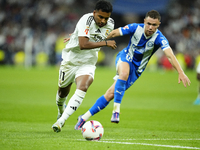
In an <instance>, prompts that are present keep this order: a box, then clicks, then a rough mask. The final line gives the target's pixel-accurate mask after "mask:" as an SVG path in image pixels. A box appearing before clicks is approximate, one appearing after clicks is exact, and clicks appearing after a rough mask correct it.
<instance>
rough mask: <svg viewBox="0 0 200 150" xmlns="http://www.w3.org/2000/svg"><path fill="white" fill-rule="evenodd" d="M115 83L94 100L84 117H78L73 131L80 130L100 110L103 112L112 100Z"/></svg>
mask: <svg viewBox="0 0 200 150" xmlns="http://www.w3.org/2000/svg"><path fill="white" fill-rule="evenodd" d="M115 83H116V81H115V82H114V83H113V84H112V85H111V87H110V88H109V89H108V90H107V91H106V93H105V94H104V95H102V96H101V97H99V98H98V99H97V100H96V102H95V104H94V105H93V106H92V107H91V108H90V109H89V110H88V111H87V112H86V113H85V114H84V115H81V116H79V117H78V122H77V124H76V125H75V127H74V129H75V130H80V129H81V127H82V126H83V124H84V123H85V121H87V120H88V119H89V118H90V117H91V116H93V115H95V114H96V113H98V112H99V111H100V110H103V109H104V108H105V107H106V106H107V105H108V104H109V102H110V101H111V100H112V99H113V98H114V88H115Z"/></svg>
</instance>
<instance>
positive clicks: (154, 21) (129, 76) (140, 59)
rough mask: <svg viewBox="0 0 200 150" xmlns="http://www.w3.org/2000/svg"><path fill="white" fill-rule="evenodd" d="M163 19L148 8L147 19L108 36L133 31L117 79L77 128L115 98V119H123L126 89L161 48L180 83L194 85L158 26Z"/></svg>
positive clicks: (119, 62)
mask: <svg viewBox="0 0 200 150" xmlns="http://www.w3.org/2000/svg"><path fill="white" fill-rule="evenodd" d="M160 20H161V16H160V14H159V12H157V11H155V10H152V11H149V12H147V14H146V16H145V19H144V23H140V24H139V23H132V24H129V25H126V26H125V27H120V28H118V29H115V30H113V31H112V32H111V33H110V34H109V36H108V39H109V38H113V37H117V36H124V35H129V36H130V41H129V44H128V46H127V47H125V48H124V49H123V50H122V51H120V52H119V53H118V55H117V57H116V63H115V65H116V70H117V75H116V76H115V77H114V80H115V81H114V83H113V84H112V85H111V87H110V88H109V89H108V90H107V91H106V93H105V94H104V95H102V96H101V97H99V98H98V99H97V101H96V103H95V104H94V105H93V106H92V107H91V108H90V109H89V110H88V111H87V112H86V113H85V114H84V115H81V116H79V117H78V122H77V124H76V125H75V129H76V130H80V129H81V127H82V125H83V124H84V123H85V121H86V120H88V119H89V117H91V116H93V115H94V114H96V113H98V112H99V111H100V110H102V109H104V108H105V107H106V106H107V105H108V104H109V102H110V101H111V100H112V99H113V98H114V106H113V108H114V109H113V112H112V117H111V122H113V123H119V114H120V105H121V101H122V98H123V96H124V93H125V91H126V90H127V89H128V88H130V87H131V86H132V85H133V84H134V82H135V81H136V80H137V79H138V78H139V77H140V76H141V74H142V73H143V71H144V70H145V68H146V66H147V64H148V62H149V60H150V58H151V56H152V55H153V54H154V53H155V52H156V51H157V50H159V48H160V49H161V50H162V51H163V52H164V54H165V55H166V56H167V58H168V60H169V61H170V63H171V64H172V66H173V67H174V68H175V69H176V70H177V72H178V74H179V76H178V83H180V82H181V81H182V82H183V85H184V86H185V87H186V86H187V85H190V80H189V78H188V77H187V76H186V75H185V73H184V71H183V70H182V68H181V66H180V64H179V62H178V61H177V59H176V57H175V55H174V53H173V51H172V49H171V48H170V46H169V43H168V40H167V39H166V38H165V36H164V35H163V34H162V33H161V32H160V31H159V30H158V27H159V25H160Z"/></svg>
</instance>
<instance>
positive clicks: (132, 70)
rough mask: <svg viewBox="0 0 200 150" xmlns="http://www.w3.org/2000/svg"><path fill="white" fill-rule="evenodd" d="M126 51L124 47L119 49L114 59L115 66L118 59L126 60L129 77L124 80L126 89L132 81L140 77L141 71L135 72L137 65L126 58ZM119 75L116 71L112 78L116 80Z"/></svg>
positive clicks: (118, 61)
mask: <svg viewBox="0 0 200 150" xmlns="http://www.w3.org/2000/svg"><path fill="white" fill-rule="evenodd" d="M127 57H128V56H127V53H126V52H125V49H124V50H122V51H120V52H119V53H118V54H117V57H116V60H115V66H116V67H117V64H118V63H120V61H123V62H127V63H128V64H129V66H130V72H129V77H128V80H127V82H126V90H127V89H128V88H129V87H130V86H131V85H133V83H134V82H135V81H136V80H137V79H138V78H139V77H140V75H141V73H138V72H137V69H136V68H137V66H136V65H134V64H133V63H132V61H130V60H127V59H126V58H127ZM118 77H119V75H118V73H117V75H116V76H115V77H114V80H117V78H118Z"/></svg>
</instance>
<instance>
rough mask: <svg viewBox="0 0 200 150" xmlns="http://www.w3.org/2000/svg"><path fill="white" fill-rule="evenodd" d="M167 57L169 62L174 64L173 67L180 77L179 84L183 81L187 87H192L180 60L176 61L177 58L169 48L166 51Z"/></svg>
mask: <svg viewBox="0 0 200 150" xmlns="http://www.w3.org/2000/svg"><path fill="white" fill-rule="evenodd" d="M164 53H165V55H166V57H167V58H168V60H169V62H170V63H171V64H172V66H173V67H174V68H175V69H176V70H177V72H178V74H179V77H178V83H180V82H181V81H182V82H183V85H184V86H185V87H187V85H189V86H190V83H191V82H190V79H189V78H188V77H187V76H186V75H185V73H184V71H183V69H182V68H181V66H180V64H179V62H178V60H177V59H176V56H175V55H174V53H173V51H172V49H171V48H168V49H166V50H165V51H164Z"/></svg>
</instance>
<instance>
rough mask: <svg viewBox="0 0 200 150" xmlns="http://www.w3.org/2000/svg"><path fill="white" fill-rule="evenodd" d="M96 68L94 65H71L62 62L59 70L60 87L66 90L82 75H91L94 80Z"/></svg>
mask: <svg viewBox="0 0 200 150" xmlns="http://www.w3.org/2000/svg"><path fill="white" fill-rule="evenodd" d="M95 69H96V66H94V65H85V64H83V65H81V66H74V65H70V64H68V63H67V62H65V61H62V62H61V66H60V70H59V81H58V86H59V87H61V88H64V87H66V86H68V85H69V84H70V83H73V82H75V79H76V78H77V77H79V76H81V75H90V76H91V77H92V78H93V79H94V74H95Z"/></svg>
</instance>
